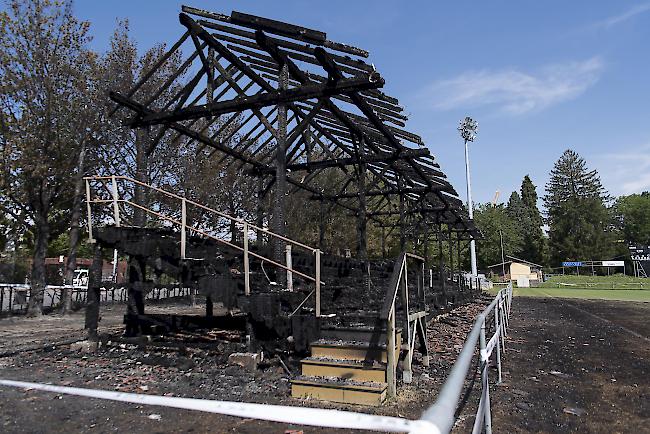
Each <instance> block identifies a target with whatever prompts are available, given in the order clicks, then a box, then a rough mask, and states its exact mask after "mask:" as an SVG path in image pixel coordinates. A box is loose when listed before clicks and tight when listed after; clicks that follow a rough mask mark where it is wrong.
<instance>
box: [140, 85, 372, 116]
mask: <svg viewBox="0 0 650 434" xmlns="http://www.w3.org/2000/svg"><path fill="white" fill-rule="evenodd" d="M383 85H384V80H383V79H382V78H381V77H379V76H378V75H374V76H371V77H370V79H365V78H350V79H344V80H340V81H337V82H335V83H330V84H308V85H304V86H301V87H299V88H293V89H286V90H285V89H282V90H277V91H275V92H270V93H262V94H256V95H253V96H242V97H238V98H235V99H232V100H229V101H217V102H213V103H212V104H203V105H199V106H193V107H187V108H184V109H179V110H175V111H163V112H159V113H155V114H152V115H149V116H145V117H143V118H142V119H138V120H136V121H135V122H134V123H133V124H132V126H133V127H140V126H148V125H157V124H164V123H168V122H178V121H185V120H190V119H197V118H204V117H208V116H219V115H222V114H225V113H234V112H239V111H243V110H252V109H259V108H262V107H268V106H272V105H277V104H282V103H288V102H294V101H301V100H304V99H311V98H323V97H328V96H332V95H336V94H338V93H344V92H350V91H353V90H359V89H368V88H376V87H381V86H383Z"/></svg>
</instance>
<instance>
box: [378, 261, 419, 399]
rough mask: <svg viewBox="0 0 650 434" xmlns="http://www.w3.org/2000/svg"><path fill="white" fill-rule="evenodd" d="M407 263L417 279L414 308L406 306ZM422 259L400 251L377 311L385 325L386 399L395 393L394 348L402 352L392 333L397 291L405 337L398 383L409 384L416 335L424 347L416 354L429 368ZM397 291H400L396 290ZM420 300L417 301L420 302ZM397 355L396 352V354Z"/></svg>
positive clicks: (395, 368)
mask: <svg viewBox="0 0 650 434" xmlns="http://www.w3.org/2000/svg"><path fill="white" fill-rule="evenodd" d="M409 262H411V263H415V271H416V276H417V278H416V279H417V282H416V286H417V291H418V294H417V295H416V297H417V298H416V300H415V301H416V303H414V304H415V306H413V305H411V304H410V297H409V282H408V270H409ZM424 262H425V261H424V258H422V257H421V256H417V255H414V254H411V253H406V252H403V253H401V254H400V255H399V256H398V257H397V260H396V261H395V266H394V267H393V274H392V277H391V281H390V283H389V285H388V288H387V291H386V298H385V299H384V306H383V307H382V310H381V312H380V317H379V318H380V321H381V322H382V323H383V322H386V360H387V366H386V380H387V383H388V396H389V397H394V396H395V395H396V394H397V366H396V363H395V359H396V355H397V354H396V347H397V348H398V350H397V351H399V350H401V349H402V345H401V342H396V339H397V331H396V314H397V310H396V304H397V295H398V293H400V292H401V295H402V307H403V315H404V318H403V324H404V329H403V331H402V333H405V334H406V344H405V346H406V348H405V349H406V355H405V358H404V365H403V369H402V380H403V381H404V382H405V383H410V382H411V381H412V375H413V374H412V367H411V366H412V363H413V352H414V350H415V341H416V337H417V335H418V334H420V336H421V337H422V339H421V342H423V343H424V345H422V346H421V348H420V351H422V353H423V354H422V355H423V357H422V363H423V365H424V366H429V350H428V348H427V345H426V342H427V339H426V316H427V311H426V300H425V292H424V286H425V269H424ZM400 288H401V291H400ZM420 298H421V300H420ZM398 354H399V353H398Z"/></svg>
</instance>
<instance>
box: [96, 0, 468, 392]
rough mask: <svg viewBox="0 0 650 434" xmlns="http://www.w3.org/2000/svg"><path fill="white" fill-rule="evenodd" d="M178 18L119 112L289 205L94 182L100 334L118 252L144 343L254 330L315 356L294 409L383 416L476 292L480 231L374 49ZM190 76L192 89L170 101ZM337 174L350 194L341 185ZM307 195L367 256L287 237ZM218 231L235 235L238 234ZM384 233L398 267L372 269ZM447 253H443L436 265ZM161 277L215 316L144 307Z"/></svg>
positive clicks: (236, 22)
mask: <svg viewBox="0 0 650 434" xmlns="http://www.w3.org/2000/svg"><path fill="white" fill-rule="evenodd" d="M179 18H180V24H181V29H184V34H183V35H182V37H181V38H180V39H179V40H178V41H177V42H176V43H175V44H173V46H171V47H170V49H169V51H168V52H167V53H166V54H165V55H164V56H162V57H161V59H160V61H159V62H158V63H157V64H155V65H154V67H153V68H152V69H151V70H150V71H149V72H148V73H147V74H144V75H143V77H142V78H141V80H140V81H139V82H138V83H137V84H136V85H135V86H134V87H133V88H132V89H130V90H129V91H128V92H126V93H124V92H122V93H120V92H112V93H111V94H110V98H111V99H112V101H113V102H114V103H116V105H115V111H116V112H117V111H120V112H121V113H128V116H129V121H128V124H129V127H131V128H134V129H138V130H142V131H149V133H150V134H151V136H152V138H151V140H150V149H149V150H148V151H149V152H151V151H152V150H153V149H155V147H156V145H157V142H158V141H159V140H161V139H162V137H163V136H164V135H166V134H173V135H175V136H177V137H183V138H184V139H185V140H191V141H194V142H196V143H198V144H200V149H201V152H206V153H209V154H210V155H211V157H212V158H215V159H222V160H223V161H226V162H227V163H228V164H230V165H232V166H233V167H236V168H237V171H238V173H239V174H240V176H245V177H250V178H251V179H254V180H255V182H256V185H258V191H257V199H258V200H260V201H261V200H262V199H263V198H266V197H269V195H270V196H271V197H272V201H271V203H272V204H273V206H272V209H264V208H262V207H260V208H259V216H258V219H257V220H256V221H255V222H251V221H246V220H244V219H241V218H238V217H235V216H232V215H230V214H228V213H226V212H224V211H223V210H219V209H213V208H212V207H211V206H210V204H207V203H199V202H197V201H193V200H190V199H188V198H186V197H184V196H181V195H177V194H175V193H172V192H169V191H167V190H165V189H164V188H162V187H160V186H153V185H150V184H148V183H147V182H146V179H134V178H129V177H127V176H124V175H123V174H120V173H102V174H100V175H97V176H91V177H88V178H86V195H87V213H88V216H87V217H88V232H89V235H90V238H91V240H92V241H93V242H94V245H95V260H94V262H93V264H94V265H93V267H91V271H90V286H89V292H88V306H87V316H86V327H87V329H88V330H89V335H90V337H91V338H96V333H97V325H98V318H99V309H100V306H99V298H98V294H99V285H100V282H101V276H100V274H101V267H100V265H101V263H102V258H103V255H104V251H105V250H106V249H110V250H116V251H117V252H119V255H121V256H123V257H127V258H128V260H129V266H128V282H129V283H128V285H129V287H128V291H129V303H128V308H127V312H126V315H125V324H126V333H127V334H128V335H138V334H151V333H164V332H165V331H168V330H173V329H176V328H181V327H185V326H196V327H223V328H236V329H240V330H242V331H245V333H246V334H247V335H248V336H250V338H251V348H252V350H257V349H260V348H263V349H265V351H274V350H276V349H278V348H284V349H288V350H291V351H295V352H297V353H301V354H304V355H306V356H307V357H306V358H305V359H304V360H303V364H302V375H301V376H300V377H297V378H295V379H294V380H293V381H292V386H293V394H294V396H297V397H300V396H313V397H319V398H322V399H330V400H334V401H342V402H357V403H365V404H379V403H381V402H382V401H383V400H384V399H385V398H386V397H387V396H391V395H394V394H395V390H396V382H397V373H398V372H400V373H401V378H402V379H403V381H405V382H408V381H410V375H411V363H412V362H413V360H414V357H413V354H414V352H415V351H420V352H421V353H422V357H421V358H420V359H419V360H421V361H422V363H428V349H427V344H426V337H425V334H426V321H427V319H428V318H431V317H432V316H435V315H436V314H437V313H439V312H441V311H443V310H444V309H446V308H447V307H448V306H449V305H450V304H454V303H457V302H459V301H461V300H464V299H468V298H470V297H471V296H473V295H474V294H476V293H477V290H478V288H477V284H476V282H475V281H474V280H472V279H467V278H465V276H464V275H463V274H462V272H461V271H460V267H459V263H460V258H461V243H462V242H463V241H465V240H469V239H475V238H478V237H480V233H479V232H478V231H477V229H476V228H475V226H474V224H473V222H472V221H471V220H470V219H469V218H468V216H467V212H466V210H465V208H464V205H463V202H462V201H461V200H460V199H459V198H458V194H457V193H456V191H455V190H454V188H453V187H452V186H451V184H450V183H449V182H448V180H447V179H446V176H445V175H444V173H443V172H442V170H441V168H440V166H439V165H438V164H437V163H436V161H435V159H434V157H433V155H432V154H431V153H430V151H429V149H427V148H426V147H425V145H424V143H423V142H422V140H421V139H420V137H418V136H417V135H415V134H413V133H411V132H408V131H406V130H404V129H403V128H404V127H405V121H406V120H407V117H406V116H405V115H404V114H403V111H404V110H403V108H402V107H401V106H400V105H399V102H398V100H397V99H395V98H393V97H391V96H388V95H386V94H385V93H383V92H382V91H381V90H380V89H381V88H382V87H383V86H384V78H383V77H382V76H381V75H380V74H379V73H378V72H377V71H376V70H375V67H374V66H373V65H372V64H370V63H367V62H366V61H365V60H364V59H365V58H367V57H368V56H369V54H368V53H367V52H366V51H364V50H362V49H359V48H356V47H353V46H350V45H346V44H341V43H336V42H332V41H330V40H329V39H327V35H326V34H325V33H323V32H321V31H317V30H312V29H308V28H304V27H300V26H297V25H293V24H287V23H283V22H279V21H275V20H271V19H267V18H262V17H258V16H252V15H248V14H244V13H240V12H232V13H231V14H230V15H223V14H219V13H214V12H209V11H204V10H199V9H196V8H192V7H186V6H184V7H183V11H182V13H181V14H180V17H179ZM172 56H183V57H182V61H181V62H180V67H179V68H178V71H176V73H175V76H173V77H172V78H171V79H170V80H167V82H166V83H164V84H163V85H162V86H161V88H160V89H158V91H156V92H154V93H153V96H151V95H147V96H146V97H145V96H143V95H142V94H141V92H140V90H141V89H142V88H143V87H146V86H148V82H149V80H150V79H151V77H152V76H154V75H155V74H156V73H157V70H158V69H159V68H163V67H165V62H167V61H168V60H169V58H170V57H172ZM183 74H185V75H187V76H189V77H190V79H189V80H186V81H185V82H184V84H183V85H182V86H179V88H178V89H177V90H174V91H173V92H171V91H169V86H170V85H171V83H172V81H173V80H174V79H175V78H176V77H178V76H180V75H183ZM233 126H234V127H233ZM152 132H153V133H152ZM234 137H236V140H232V139H233V138H234ZM143 164H144V163H143ZM328 178H329V179H335V180H336V182H335V183H333V184H332V183H329V184H327V185H328V188H324V187H323V185H326V184H325V183H323V182H321V181H322V180H323V179H328ZM205 182H206V183H209V182H210V180H209V179H206V180H205ZM297 192H301V193H302V194H303V195H304V194H305V193H307V195H306V196H303V197H306V198H307V200H309V201H310V202H313V204H314V206H317V207H319V209H320V211H321V213H327V212H329V211H331V210H332V209H334V208H335V207H339V208H341V209H344V210H345V211H346V212H347V213H348V215H349V219H350V223H351V224H354V225H355V226H356V233H357V240H356V245H355V246H350V251H351V252H354V254H353V255H349V256H347V255H343V256H341V255H338V254H336V253H337V252H328V251H326V249H325V247H324V245H323V244H322V240H323V232H324V231H325V228H324V226H323V225H322V224H321V225H320V234H319V235H320V236H319V239H320V243H319V245H315V246H311V245H308V244H306V243H305V242H303V240H299V239H293V238H291V236H290V234H287V230H286V227H287V224H286V222H287V220H288V219H290V218H291V216H289V215H287V206H286V201H287V198H288V197H289V196H290V195H292V194H295V193H297ZM145 197H146V200H143V198H145ZM265 220H268V222H269V223H268V224H266V223H265ZM217 222H227V225H226V226H227V227H228V228H230V229H229V233H224V231H223V229H217V227H220V228H221V227H222V226H219V225H218V224H217ZM370 225H373V226H375V227H377V228H381V231H382V241H383V240H384V237H385V236H388V234H398V235H399V252H400V253H399V254H398V255H397V257H394V258H371V257H369V254H368V228H369V226H370ZM443 242H444V244H443ZM416 244H417V245H421V246H423V249H422V250H423V251H418V252H415V251H414V250H413V248H412V246H415V245H416ZM430 245H431V246H436V245H437V247H438V249H439V251H438V252H437V253H438V254H437V255H435V257H436V261H433V260H432V258H433V257H434V254H433V252H430V251H429V246H430ZM443 246H444V247H443ZM443 248H444V249H448V250H447V251H445V252H444V254H442V253H443V252H442V249H443ZM445 256H446V257H448V258H449V260H447V263H444V261H443V257H445ZM434 262H435V263H434ZM162 276H167V277H166V278H167V279H168V280H170V281H176V282H179V284H180V285H182V286H183V287H186V288H190V289H191V291H193V292H194V293H195V294H197V296H199V297H204V298H205V301H206V312H205V315H204V316H187V315H151V314H147V311H146V306H145V296H146V294H147V292H148V291H149V290H150V289H151V288H152V287H153V285H154V283H153V282H154V281H156V282H157V281H160V279H161V278H162ZM216 304H219V306H220V310H219V312H225V313H224V314H222V313H219V314H217V313H216V311H215V305H216ZM221 307H223V309H221Z"/></svg>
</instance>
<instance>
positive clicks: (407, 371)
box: [400, 255, 414, 384]
mask: <svg viewBox="0 0 650 434" xmlns="http://www.w3.org/2000/svg"><path fill="white" fill-rule="evenodd" d="M402 267H403V270H404V271H403V273H402V274H403V277H402V278H403V279H404V280H403V281H402V285H404V286H403V287H402V288H404V289H403V290H402V295H403V297H404V325H405V327H406V343H407V346H408V350H407V353H406V356H405V357H404V365H403V369H402V381H403V382H404V383H406V384H409V383H411V381H413V371H412V367H411V364H412V362H413V350H412V348H413V347H412V346H411V340H412V339H414V336H412V333H411V324H410V322H409V280H408V261H407V260H406V255H404V262H402ZM402 333H404V331H402ZM400 346H401V342H400Z"/></svg>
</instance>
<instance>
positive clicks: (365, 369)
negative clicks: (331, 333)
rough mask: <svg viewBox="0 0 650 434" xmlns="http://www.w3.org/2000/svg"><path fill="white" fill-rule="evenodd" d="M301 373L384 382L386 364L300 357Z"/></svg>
mask: <svg viewBox="0 0 650 434" xmlns="http://www.w3.org/2000/svg"><path fill="white" fill-rule="evenodd" d="M300 363H301V373H302V375H304V376H308V377H337V378H341V379H344V380H353V381H363V382H368V381H370V382H378V383H385V382H386V364H385V363H378V362H374V361H371V362H369V363H364V362H360V361H358V360H341V359H327V358H323V357H307V358H306V359H302V361H301V362H300Z"/></svg>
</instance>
